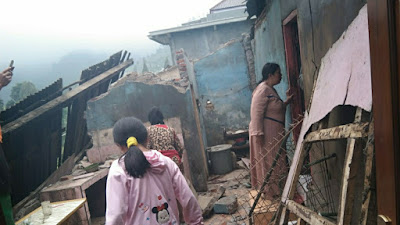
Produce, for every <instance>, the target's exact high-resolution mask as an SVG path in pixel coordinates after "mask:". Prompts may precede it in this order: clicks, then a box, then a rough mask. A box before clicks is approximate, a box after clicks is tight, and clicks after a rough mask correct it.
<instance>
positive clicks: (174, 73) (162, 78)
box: [113, 66, 189, 93]
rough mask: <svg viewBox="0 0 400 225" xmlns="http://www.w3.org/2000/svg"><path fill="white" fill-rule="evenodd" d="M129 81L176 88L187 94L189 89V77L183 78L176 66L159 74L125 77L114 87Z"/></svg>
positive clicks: (134, 74)
mask: <svg viewBox="0 0 400 225" xmlns="http://www.w3.org/2000/svg"><path fill="white" fill-rule="evenodd" d="M127 80H128V81H135V82H141V83H145V84H161V85H170V86H173V87H175V88H176V89H177V90H178V91H179V92H181V93H185V92H186V89H187V88H188V87H189V79H188V77H187V76H186V77H184V78H182V77H181V75H180V73H179V70H178V68H177V67H176V66H174V67H171V68H169V69H168V70H166V71H162V72H160V73H157V74H154V73H151V72H145V73H143V74H138V73H136V72H133V73H130V74H127V75H126V76H124V77H123V78H122V79H120V80H119V81H117V82H116V83H115V84H113V86H119V85H121V84H123V83H124V82H125V81H127Z"/></svg>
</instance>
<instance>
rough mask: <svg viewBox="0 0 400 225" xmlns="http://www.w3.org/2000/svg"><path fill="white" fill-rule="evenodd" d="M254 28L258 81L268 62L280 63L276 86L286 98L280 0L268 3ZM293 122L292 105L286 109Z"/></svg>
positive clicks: (286, 83)
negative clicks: (279, 73) (261, 17)
mask: <svg viewBox="0 0 400 225" xmlns="http://www.w3.org/2000/svg"><path fill="white" fill-rule="evenodd" d="M260 22H261V23H260V24H259V26H256V28H255V30H254V50H253V53H254V64H255V69H256V77H257V82H259V81H260V80H261V79H262V74H261V71H262V68H263V66H264V64H265V63H267V62H275V63H278V64H279V65H280V67H281V72H282V80H281V83H280V84H278V85H276V86H275V89H276V91H277V92H278V94H279V96H280V97H281V98H282V100H285V99H286V90H287V89H288V80H287V74H286V58H285V46H284V42H283V32H282V15H281V8H280V1H279V0H273V1H270V2H269V5H267V13H266V16H265V18H264V19H263V20H262V21H260ZM290 122H291V118H290V106H288V107H287V109H286V124H288V123H290Z"/></svg>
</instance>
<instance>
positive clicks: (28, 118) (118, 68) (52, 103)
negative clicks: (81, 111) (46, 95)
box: [2, 59, 133, 134]
mask: <svg viewBox="0 0 400 225" xmlns="http://www.w3.org/2000/svg"><path fill="white" fill-rule="evenodd" d="M132 64H133V60H132V59H130V60H127V61H125V62H123V63H121V64H119V65H118V66H116V67H113V68H111V69H109V70H107V71H106V72H104V73H102V74H100V75H99V76H96V77H94V78H93V79H91V80H89V81H87V82H85V83H83V84H82V85H80V86H78V87H76V88H75V89H73V90H71V91H70V92H67V93H66V94H64V95H61V96H59V97H57V98H55V99H53V100H51V101H50V102H48V103H46V104H45V105H43V106H41V107H39V108H37V109H35V110H33V111H32V112H30V113H28V114H25V115H24V116H22V117H20V118H18V119H17V120H14V121H13V122H10V123H8V124H6V125H5V126H4V127H3V128H2V130H3V134H5V133H8V132H11V131H14V130H16V129H18V128H19V127H21V126H22V125H23V124H26V123H27V122H30V121H31V120H33V119H35V118H36V117H38V116H40V115H42V114H44V113H46V112H48V111H50V110H52V109H54V108H55V107H57V106H58V105H61V104H65V103H66V102H68V101H71V100H72V99H73V98H75V97H77V96H78V95H79V94H81V93H83V92H84V91H86V90H87V89H88V88H90V87H93V86H96V85H99V84H101V82H102V81H103V80H105V79H107V78H110V77H112V76H113V75H115V74H116V73H118V72H120V71H121V70H123V69H125V68H127V67H129V66H130V65H132Z"/></svg>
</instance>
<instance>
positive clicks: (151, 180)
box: [106, 150, 203, 225]
mask: <svg viewBox="0 0 400 225" xmlns="http://www.w3.org/2000/svg"><path fill="white" fill-rule="evenodd" d="M144 155H145V157H146V159H147V160H148V161H149V162H150V164H151V168H150V169H149V170H147V172H146V173H145V175H144V177H142V178H133V177H131V176H129V175H128V174H127V172H126V170H125V165H124V160H123V159H121V160H116V161H114V162H113V164H112V165H111V168H110V171H109V173H108V178H107V189H106V200H107V210H106V225H136V224H168V225H169V224H170V225H173V224H180V221H179V213H178V206H177V201H176V199H177V200H178V201H179V202H180V204H181V205H182V208H183V215H184V219H185V222H186V223H187V224H203V217H202V211H201V208H200V206H199V204H198V202H197V200H196V198H195V197H194V196H193V193H192V191H191V190H190V188H189V186H188V184H187V183H186V181H185V178H184V176H183V175H182V173H181V172H180V170H179V168H178V166H177V165H176V164H175V163H174V162H173V161H172V160H171V159H170V158H168V157H166V156H164V155H162V154H161V153H159V152H158V151H155V150H151V151H147V152H144Z"/></svg>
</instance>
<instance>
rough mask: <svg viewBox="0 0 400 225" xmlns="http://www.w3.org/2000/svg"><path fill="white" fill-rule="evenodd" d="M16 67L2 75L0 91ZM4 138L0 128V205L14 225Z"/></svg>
mask: <svg viewBox="0 0 400 225" xmlns="http://www.w3.org/2000/svg"><path fill="white" fill-rule="evenodd" d="M13 69H14V67H8V68H7V69H5V70H4V71H3V72H1V73H0V90H1V89H2V88H3V87H5V86H7V85H8V84H9V83H10V82H11V79H12V75H13ZM2 143H3V137H2V135H1V128H0V205H1V209H2V210H3V215H4V219H5V222H6V224H7V225H14V218H13V211H12V205H11V196H10V192H11V187H10V181H11V175H10V170H9V168H8V163H7V160H6V158H5V155H4V152H3V148H2Z"/></svg>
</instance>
